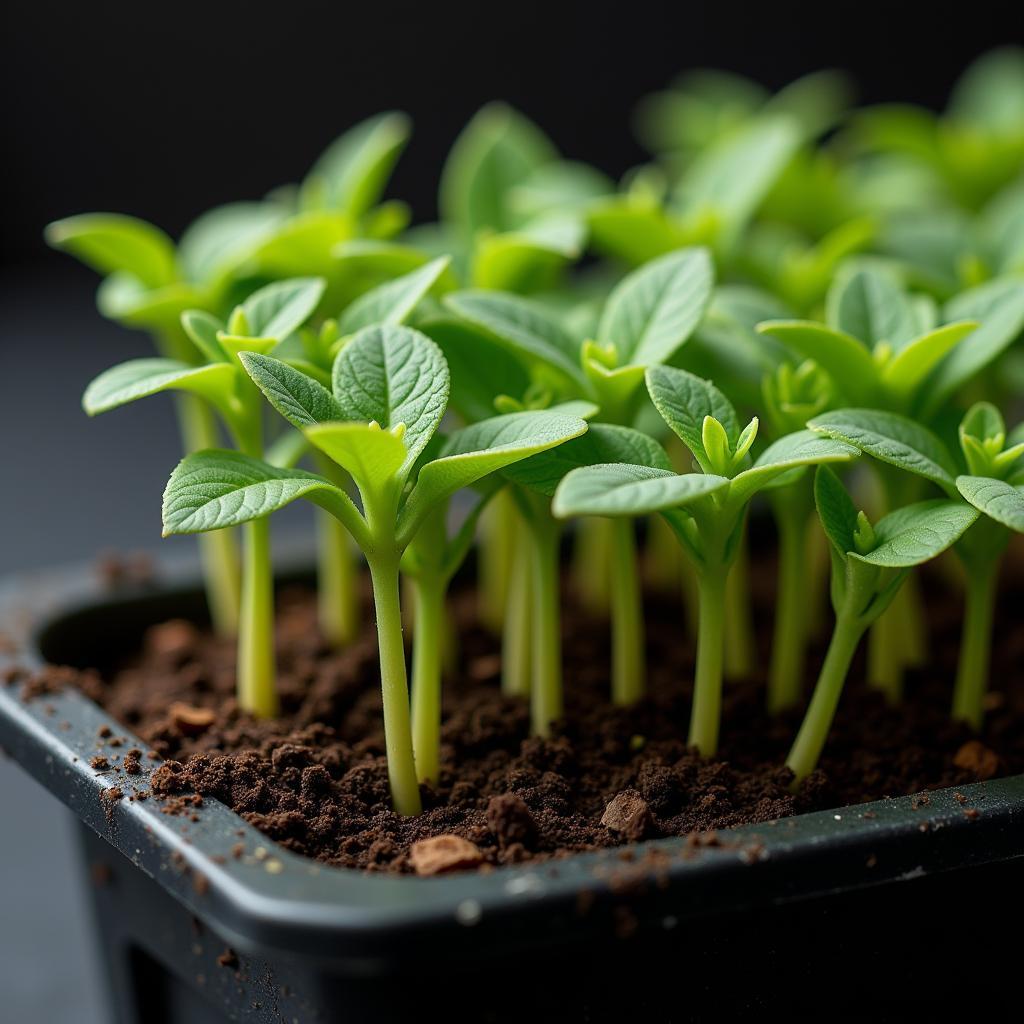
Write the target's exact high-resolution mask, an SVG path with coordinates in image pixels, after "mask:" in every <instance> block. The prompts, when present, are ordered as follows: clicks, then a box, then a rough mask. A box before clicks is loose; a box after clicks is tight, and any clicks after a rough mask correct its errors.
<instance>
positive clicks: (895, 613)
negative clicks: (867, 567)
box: [868, 595, 907, 704]
mask: <svg viewBox="0 0 1024 1024" xmlns="http://www.w3.org/2000/svg"><path fill="white" fill-rule="evenodd" d="M898 599H899V595H897V596H896V599H894V600H893V602H892V604H891V605H890V606H889V607H888V608H887V609H886V610H885V612H884V613H883V614H882V615H881V616H880V617H879V618H878V619H877V620H876V622H875V624H874V625H873V626H872V627H871V633H870V635H869V636H868V685H869V686H871V687H873V688H874V689H876V690H881V692H882V693H883V694H885V699H886V700H887V701H888V702H889V703H890V704H898V703H899V702H900V699H901V698H902V696H903V671H904V668H905V666H906V664H907V662H906V648H905V646H904V642H903V640H902V639H901V631H902V629H903V626H904V622H903V614H902V610H903V606H902V605H900V604H899V603H898Z"/></svg>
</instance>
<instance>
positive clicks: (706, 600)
mask: <svg viewBox="0 0 1024 1024" xmlns="http://www.w3.org/2000/svg"><path fill="white" fill-rule="evenodd" d="M728 571H729V570H728V568H727V566H725V565H713V566H707V567H704V568H703V569H701V570H700V572H699V574H698V577H697V589H698V593H699V595H700V612H699V615H700V618H699V620H698V625H697V667H696V675H695V678H694V687H693V711H692V712H691V718H690V737H689V743H690V746H691V747H696V748H697V749H698V750H699V751H700V753H701V754H703V755H704V756H705V757H711V756H713V755H714V753H715V751H716V750H717V749H718V731H719V724H720V720H721V717H722V664H723V657H724V646H725V616H726V579H727V576H728Z"/></svg>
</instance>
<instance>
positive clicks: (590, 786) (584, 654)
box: [25, 565, 1024, 873]
mask: <svg viewBox="0 0 1024 1024" xmlns="http://www.w3.org/2000/svg"><path fill="white" fill-rule="evenodd" d="M752 570H753V571H752V577H751V578H752V590H753V596H754V604H755V616H756V622H757V625H758V630H759V643H760V646H761V650H762V652H765V651H767V650H768V647H769V644H770V632H771V607H772V602H773V599H774V590H773V588H774V576H773V573H772V572H771V566H770V565H767V566H765V565H762V566H757V565H755V566H753V567H752ZM929 592H930V593H933V594H934V595H935V600H934V601H933V602H932V603H931V604H930V605H929V608H928V613H929V616H930V623H929V625H930V631H931V640H932V651H933V656H934V658H933V660H934V664H933V665H932V666H930V667H929V669H928V670H915V671H911V672H910V673H908V676H907V680H906V693H907V696H906V700H905V701H904V703H903V704H901V705H900V706H899V707H898V708H893V707H890V706H889V705H887V704H886V701H885V699H884V697H883V696H882V694H881V693H880V692H879V691H877V690H874V689H871V688H869V687H867V686H866V685H864V683H863V676H864V666H863V652H861V655H860V657H859V658H858V660H857V661H856V662H855V664H854V667H853V670H852V671H851V674H850V679H849V682H848V685H847V687H846V690H845V692H844V694H843V699H842V703H841V705H840V709H839V714H838V716H837V719H836V722H835V725H834V727H833V729H832V732H831V735H830V737H829V742H828V745H827V747H826V749H825V753H824V756H823V758H822V761H821V764H820V766H819V769H818V771H816V772H815V773H814V774H813V775H812V776H811V777H810V778H808V779H807V780H805V782H804V784H803V785H802V786H801V787H800V789H799V791H798V792H796V793H793V792H792V791H791V789H790V783H791V775H790V773H789V771H788V770H787V769H786V768H785V767H784V760H785V756H786V753H787V751H788V748H789V746H790V744H791V743H792V740H793V737H794V735H795V734H796V730H797V728H798V727H799V723H800V717H801V711H799V710H798V711H796V712H794V713H792V714H789V715H786V716H781V717H776V718H773V717H770V716H768V715H767V714H766V713H765V711H764V693H765V681H764V678H763V675H758V676H757V677H755V678H752V679H747V680H738V681H735V682H730V683H727V685H726V690H725V693H724V699H723V721H722V732H721V736H722V745H721V749H720V750H719V752H718V754H717V755H716V756H715V757H714V758H702V757H700V756H699V755H698V754H697V753H696V751H694V750H692V749H688V748H687V746H686V733H687V727H688V724H689V714H690V699H691V689H692V674H693V648H692V642H691V641H690V640H689V639H688V637H687V635H686V630H685V628H684V626H683V625H682V624H683V623H684V622H685V616H684V612H683V609H682V608H681V607H680V605H679V604H678V602H677V601H675V600H671V599H668V598H665V597H661V596H659V595H657V594H655V593H648V594H647V595H646V596H645V614H646V624H647V653H648V664H649V666H650V668H649V680H648V689H649V695H648V696H647V697H646V698H644V699H643V700H641V701H640V702H639V703H638V704H636V705H635V706H633V707H630V708H620V707H614V706H612V705H611V704H610V703H609V701H608V696H607V695H608V689H609V682H608V674H609V663H610V658H609V653H610V652H609V637H608V629H607V626H606V624H604V623H600V622H596V621H594V620H593V619H592V618H589V617H588V616H587V615H586V614H585V613H584V612H583V611H582V610H581V607H580V602H578V601H576V600H574V599H573V597H572V595H571V592H570V591H569V590H568V589H567V590H566V599H565V601H564V603H563V642H564V650H563V657H564V674H565V702H566V714H565V719H564V720H563V721H562V722H561V723H558V725H557V726H556V728H555V729H554V731H553V735H552V736H551V737H550V738H548V739H540V738H537V737H531V736H530V735H529V709H528V707H527V705H526V703H525V702H524V701H522V700H516V699H509V698H507V697H505V696H503V695H502V694H501V692H500V689H499V685H498V676H499V674H500V672H499V670H500V660H499V655H500V641H499V640H498V639H496V638H495V637H493V636H492V635H490V634H489V633H487V632H486V631H484V630H483V629H482V628H480V627H479V626H478V625H477V623H476V616H475V595H474V594H473V592H472V591H471V590H470V589H468V588H465V587H464V588H462V589H456V590H455V591H453V594H452V603H451V610H452V617H453V621H454V622H455V623H456V626H457V633H458V645H459V652H460V656H459V660H458V664H459V666H461V672H460V674H457V675H456V676H454V677H453V678H451V679H448V680H446V682H445V690H444V718H443V725H442V747H441V772H440V778H439V781H438V783H437V785H436V786H434V787H423V788H422V797H423V805H424V813H423V814H422V815H419V816H418V817H412V818H405V817H401V816H399V815H397V814H395V813H394V812H393V811H392V810H391V806H390V798H389V791H388V778H387V768H386V764H385V760H384V737H383V727H382V717H381V706H380V693H379V689H378V671H377V661H376V657H377V652H376V637H375V635H374V632H373V629H372V625H371V623H372V609H371V608H370V606H369V604H368V597H367V598H365V599H364V608H363V620H364V623H366V627H365V628H364V631H363V633H362V635H361V636H360V637H359V638H358V639H357V641H356V642H355V643H354V644H353V645H352V646H350V647H349V648H347V649H345V650H341V651H334V650H332V649H331V648H330V647H329V645H328V644H327V643H325V642H324V640H323V639H322V637H321V636H320V634H319V632H318V629H317V625H316V609H315V602H314V601H313V600H312V599H311V596H310V594H309V593H308V591H305V590H303V589H298V588H293V589H290V590H284V591H282V593H281V595H280V598H279V609H278V620H277V637H276V639H277V651H278V662H279V667H280V677H279V694H280V698H281V706H282V715H281V717H280V718H279V719H277V720H273V721H266V720H256V719H253V718H250V717H248V716H246V715H244V714H242V713H241V712H240V710H239V709H238V706H237V704H236V703H235V699H234V658H235V652H234V649H233V645H232V643H231V642H230V641H223V640H219V639H217V638H215V637H214V636H212V635H211V634H209V633H206V632H204V631H203V630H200V629H198V628H196V627H195V626H194V625H192V624H191V623H188V622H184V621H183V620H175V621H172V622H168V623H164V624H162V625H158V626H155V627H153V628H152V629H151V630H149V631H148V633H147V634H146V635H145V637H142V638H140V645H139V648H140V649H139V651H138V653H135V654H133V655H130V656H129V657H128V658H126V659H125V660H123V661H122V662H121V663H120V664H117V665H110V666H102V668H103V669H104V672H103V675H102V676H101V675H100V674H99V673H97V672H93V671H88V672H77V671H74V670H70V669H66V668H48V669H46V670H45V671H44V672H42V673H39V674H38V675H37V676H34V677H33V678H32V679H30V680H29V681H28V683H27V684H26V688H25V689H26V691H27V692H26V696H38V695H40V694H44V693H53V692H56V691H57V690H59V689H61V688H63V687H64V686H66V685H67V684H68V683H69V682H72V683H75V684H76V685H80V686H81V687H82V689H83V690H85V692H86V693H87V694H88V695H89V696H91V697H92V698H93V699H97V700H98V701H99V702H100V703H101V704H102V705H103V707H104V708H105V709H106V710H107V711H108V713H110V714H111V716H112V717H113V718H115V719H116V720H117V721H119V722H120V723H122V725H123V726H124V728H125V729H126V730H129V731H130V732H131V733H132V734H134V736H137V737H138V738H140V739H141V740H142V741H143V742H144V743H145V744H146V749H150V750H152V751H153V752H155V753H156V754H159V755H160V756H161V757H162V758H164V759H165V761H164V763H163V764H161V765H159V766H158V767H157V768H156V770H155V771H154V772H153V773H152V782H151V785H152V793H153V796H154V797H155V798H157V799H159V800H161V801H162V804H163V807H164V810H165V811H166V812H167V813H169V814H172V815H182V816H185V817H186V818H191V817H194V816H195V815H196V813H197V808H198V807H199V806H200V805H201V804H202V802H203V800H204V799H207V798H212V799H216V800H219V801H221V802H223V803H224V804H226V805H227V806H229V807H230V808H232V809H233V810H235V811H236V812H237V813H238V814H240V815H241V816H242V817H243V818H245V819H246V820H247V821H248V822H249V823H250V824H251V825H253V826H255V827H256V828H258V829H259V830H261V831H262V832H263V833H264V834H265V835H266V836H267V837H268V838H269V839H271V840H274V841H276V842H278V843H280V844H281V845H282V846H284V847H286V848H287V849H289V850H291V851H293V852H295V853H298V854H302V855H305V856H309V857H313V858H316V859H318V860H320V861H322V862H324V863H327V864H333V865H339V866H343V867H349V868H356V869H362V870H367V871H400V872H415V871H417V870H418V871H420V873H435V872H437V871H448V870H464V869H467V868H469V869H473V868H475V869H477V870H480V869H489V868H491V867H493V866H497V865H501V864H514V863H520V862H523V861H531V860H538V859H552V858H559V857H564V856H566V855H568V854H570V853H573V852H577V851H585V850H596V849H601V848H607V847H616V846H628V844H629V843H631V842H633V841H634V840H636V839H639V838H644V839H647V838H658V837H667V836H684V835H685V836H688V837H689V840H690V843H691V844H692V846H691V847H690V852H689V854H688V855H696V854H697V852H698V851H699V849H700V848H701V847H704V846H711V845H718V844H723V843H724V840H723V838H722V837H723V836H724V835H725V833H723V832H722V830H723V829H728V828H730V827H732V826H735V825H741V824H748V823H766V822H769V821H774V820H775V819H779V818H786V817H789V816H791V815H793V814H797V813H801V812H804V811H810V810H819V809H826V808H836V807H842V806H845V805H848V804H856V803H861V802H863V801H866V800H872V799H877V798H880V797H883V796H900V795H910V794H918V795H919V796H918V799H919V802H920V803H924V801H925V800H926V797H924V796H921V794H924V793H926V792H927V791H929V790H933V789H937V788H941V787H946V786H964V785H967V784H969V783H972V782H976V781H979V780H980V779H985V778H991V777H993V775H994V774H1000V773H1004V774H1005V773H1012V772H1019V771H1022V770H1024V672H1022V668H1021V666H1022V664H1024V662H1022V660H1021V658H1020V657H1019V655H1020V653H1021V651H1022V650H1024V644H1022V643H1021V641H1020V639H1019V637H1020V634H1021V629H1020V625H1019V623H1017V622H1015V621H1014V617H1013V614H1012V611H1011V609H1013V608H1015V607H1020V602H1021V601H1022V600H1024V594H1022V593H1018V592H1011V591H1006V593H1005V599H1001V600H1000V602H999V604H998V610H999V615H1000V616H1001V618H1002V621H1001V622H1000V623H998V624H997V630H996V635H997V636H1002V637H1004V638H1006V640H1007V642H1006V643H1003V644H1000V645H998V646H997V648H996V649H995V651H994V652H993V666H992V679H993V680H994V683H995V685H997V686H998V687H999V695H1000V699H999V700H997V701H991V702H990V705H989V706H990V710H989V713H988V715H987V718H986V723H985V728H984V731H983V732H982V733H981V734H974V733H972V732H971V730H970V729H969V728H968V727H967V726H965V725H963V724H962V723H957V722H954V721H953V720H952V719H951V718H950V715H949V704H950V699H951V694H952V688H953V679H954V676H955V671H956V658H957V653H958V647H959V625H960V616H961V609H960V605H959V598H958V597H957V595H956V594H955V592H953V591H950V590H949V589H948V587H947V585H946V584H945V582H944V580H943V578H942V577H941V576H939V575H938V574H935V575H933V576H930V577H929ZM826 639H827V637H825V638H822V640H826ZM823 653H824V650H823V646H822V645H820V644H819V646H817V647H816V648H815V649H814V650H813V651H812V657H811V659H810V660H811V664H810V665H809V675H808V680H809V681H810V680H811V679H813V673H814V672H815V671H816V670H817V666H818V665H819V664H820V659H821V657H822V656H823ZM766 660H767V659H766V658H764V659H762V661H766ZM40 677H41V678H40ZM106 739H107V743H108V745H110V746H113V745H115V742H117V741H119V737H107V738H106ZM129 754H131V751H130V752H129ZM129 760H131V762H132V763H136V761H137V759H134V758H131V759H129V758H126V762H128V761H129ZM125 767H126V768H127V764H125ZM965 813H967V814H968V815H969V816H971V817H973V816H974V815H976V813H977V812H971V811H969V810H968V809H967V808H965ZM435 840H440V842H432V841H435ZM424 842H427V844H428V845H426V846H423V845H422V844H423V843H424ZM725 845H728V844H727V843H725ZM747 845H749V842H748V844H747ZM240 851H241V847H240V846H239V847H238V848H236V849H235V850H232V851H225V853H228V852H230V853H231V854H232V855H233V856H241V855H242V853H241V852H240ZM417 851H418V852H417ZM424 851H427V852H430V851H433V853H432V854H431V857H429V858H428V857H427V856H426V853H424ZM439 851H441V852H444V851H447V852H446V854H445V856H444V857H441V856H439ZM751 856H752V858H753V855H751ZM753 859H756V858H753ZM439 865H440V866H439Z"/></svg>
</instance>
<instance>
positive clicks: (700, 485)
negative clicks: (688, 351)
mask: <svg viewBox="0 0 1024 1024" xmlns="http://www.w3.org/2000/svg"><path fill="white" fill-rule="evenodd" d="M647 389H648V392H649V394H650V396H651V400H652V401H653V402H654V405H655V408H657V410H658V412H659V413H660V414H661V416H662V418H663V419H664V421H665V422H666V423H667V424H668V426H669V427H670V428H671V430H672V431H673V432H674V433H675V434H676V436H677V437H679V438H680V440H681V441H682V442H683V443H684V444H685V445H686V447H687V448H689V450H690V452H691V454H692V455H693V457H694V459H695V460H696V462H697V463H698V465H699V466H700V468H701V470H702V472H700V473H686V474H681V475H677V474H675V473H673V472H671V470H669V469H668V468H667V467H649V466H643V465H632V466H625V465H619V466H612V465H602V466H594V467H590V468H584V469H579V470H577V471H575V472H573V473H570V474H569V475H568V476H567V477H566V479H565V481H564V482H563V483H562V485H561V486H560V487H559V489H558V493H557V495H556V498H555V511H556V514H557V515H559V516H569V515H605V516H637V515H646V514H649V513H654V512H663V513H664V512H668V511H671V510H683V509H686V510H690V511H691V512H692V510H693V509H694V508H700V507H701V506H704V507H705V508H707V509H708V510H709V516H710V518H709V522H708V525H711V521H712V520H717V521H719V523H720V524H728V525H726V526H725V531H726V532H727V533H728V532H731V531H732V529H733V528H734V525H735V519H736V518H737V517H738V516H739V515H740V514H741V513H742V511H743V509H744V508H745V507H746V505H747V503H748V502H749V501H750V499H751V498H752V497H753V496H754V494H755V493H757V491H759V490H761V489H763V488H765V487H769V486H771V485H772V484H773V483H775V482H776V481H778V480H780V479H781V478H787V479H788V474H791V473H793V472H794V471H795V472H802V471H803V470H804V469H805V468H806V467H807V466H809V465H814V464H818V463H822V462H845V461H849V460H850V459H852V458H854V457H855V456H856V455H857V454H858V452H857V450H856V448H854V447H853V446H851V445H849V444H846V443H843V442H841V441H833V440H831V439H826V438H821V437H816V436H815V435H814V434H813V433H812V432H810V431H799V432H797V433H795V434H790V435H787V436H785V437H783V438H781V439H780V440H778V441H776V442H775V443H774V444H772V445H770V446H769V447H768V448H767V449H766V450H765V451H764V452H762V454H761V455H760V456H759V457H758V458H757V459H756V460H753V462H751V460H750V459H749V456H748V455H747V452H748V450H749V448H750V447H751V445H752V444H753V441H754V438H755V437H756V433H757V420H756V419H755V420H752V421H751V423H750V424H748V426H747V427H746V428H744V429H743V430H741V429H740V427H739V419H738V417H737V415H736V411H735V409H734V408H733V406H732V403H731V402H729V400H728V399H727V398H726V397H725V395H723V394H722V392H721V391H719V390H718V388H716V387H715V386H714V385H713V384H712V383H711V382H709V381H706V380H702V379H701V378H699V377H696V376H694V375H693V374H690V373H687V372H686V371H685V370H678V369H674V368H671V367H651V368H650V369H649V370H648V371H647ZM712 439H713V441H712ZM712 498H713V499H714V505H713V506H708V505H707V500H708V499H712ZM712 508H713V512H711V511H710V510H711V509H712Z"/></svg>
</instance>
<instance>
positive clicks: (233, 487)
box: [163, 449, 365, 540]
mask: <svg viewBox="0 0 1024 1024" xmlns="http://www.w3.org/2000/svg"><path fill="white" fill-rule="evenodd" d="M297 498H308V499H309V500H310V501H313V502H315V503H316V504H318V505H320V506H322V507H323V508H325V509H327V510H328V511H329V512H332V513H333V514H335V515H337V516H338V518H339V519H341V520H342V522H344V523H345V525H346V526H347V527H348V528H349V529H350V530H353V531H354V533H355V534H356V539H357V540H360V538H361V537H362V535H363V533H365V530H363V529H362V528H361V527H360V524H361V523H362V517H361V516H360V515H359V513H358V511H356V508H355V506H354V505H353V504H352V501H351V499H350V498H349V497H348V495H347V494H345V492H344V491H343V490H341V488H339V487H335V486H334V484H332V483H329V482H328V481H327V480H324V479H323V478H322V477H319V476H317V475H316V474H315V473H307V472H305V471H304V470H301V469H277V468H275V467H274V466H271V465H269V464H268V463H266V462H261V461H260V460H259V459H253V458H250V457H249V456H248V455H242V454H240V453H239V452H229V451H222V450H220V449H209V450H207V451H202V452H197V453H195V454H194V455H189V456H187V457H186V458H185V459H183V460H182V461H181V462H180V463H179V464H178V467H177V468H176V469H175V470H174V472H173V473H172V474H171V479H170V480H169V481H168V483H167V488H166V490H165V491H164V502H163V524H164V536H165V537H169V536H172V535H174V534H180V533H205V532H206V531H208V530H221V529H224V528H225V527H228V526H239V525H240V524H241V523H248V522H251V521H252V520H253V519H260V518H262V517H263V516H266V515H269V514H270V513H271V512H276V511H277V510H278V509H280V508H284V506H285V505H288V504H290V503H291V502H293V501H295V500H296V499H297ZM361 531H362V532H361ZM363 539H365V538H363Z"/></svg>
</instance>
